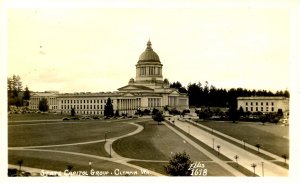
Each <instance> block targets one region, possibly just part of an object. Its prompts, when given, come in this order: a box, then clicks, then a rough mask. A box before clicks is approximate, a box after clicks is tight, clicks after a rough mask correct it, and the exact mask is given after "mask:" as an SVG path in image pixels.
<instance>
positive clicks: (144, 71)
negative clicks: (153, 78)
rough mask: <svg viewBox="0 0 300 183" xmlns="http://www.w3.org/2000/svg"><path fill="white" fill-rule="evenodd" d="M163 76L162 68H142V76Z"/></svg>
mask: <svg viewBox="0 0 300 183" xmlns="http://www.w3.org/2000/svg"><path fill="white" fill-rule="evenodd" d="M147 74H148V75H161V68H157V67H141V68H140V75H147Z"/></svg>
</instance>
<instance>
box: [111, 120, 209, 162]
mask: <svg viewBox="0 0 300 183" xmlns="http://www.w3.org/2000/svg"><path fill="white" fill-rule="evenodd" d="M139 124H141V125H143V126H144V130H143V131H142V132H140V133H138V134H136V135H133V136H130V137H125V138H122V139H119V140H117V141H115V142H114V143H113V149H114V150H115V151H116V152H117V153H118V154H120V155H121V156H124V157H128V158H135V159H144V160H169V158H170V157H171V155H172V154H173V153H176V152H183V151H186V153H187V154H189V155H190V157H191V159H192V160H195V161H210V160H211V159H210V158H208V157H207V156H206V155H204V154H203V153H202V152H200V151H198V150H197V149H196V148H194V147H193V146H191V145H190V144H188V143H187V142H186V141H184V140H183V139H182V138H181V137H180V136H178V135H177V134H176V133H174V132H172V131H171V130H170V129H169V128H168V127H166V126H165V125H162V124H160V125H157V123H156V122H154V121H153V120H149V121H148V122H141V123H139Z"/></svg>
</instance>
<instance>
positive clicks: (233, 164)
mask: <svg viewBox="0 0 300 183" xmlns="http://www.w3.org/2000/svg"><path fill="white" fill-rule="evenodd" d="M227 164H228V165H230V166H232V167H233V168H234V169H236V170H238V171H239V172H241V173H242V174H244V175H246V176H252V177H253V176H254V174H253V172H252V171H249V170H248V169H247V168H244V167H243V166H241V165H237V163H236V162H228V163H227ZM255 176H256V177H257V176H258V175H257V174H255Z"/></svg>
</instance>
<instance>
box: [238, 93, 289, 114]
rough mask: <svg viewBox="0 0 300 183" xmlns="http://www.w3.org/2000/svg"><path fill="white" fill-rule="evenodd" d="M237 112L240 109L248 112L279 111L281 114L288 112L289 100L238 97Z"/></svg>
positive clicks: (284, 98) (283, 98)
mask: <svg viewBox="0 0 300 183" xmlns="http://www.w3.org/2000/svg"><path fill="white" fill-rule="evenodd" d="M237 104H238V105H237V107H238V110H239V108H240V107H242V108H243V110H244V111H245V112H246V111H249V112H262V113H276V112H278V109H281V110H282V112H283V113H288V111H289V99H288V98H286V97H276V96H274V97H258V96H255V97H238V98H237Z"/></svg>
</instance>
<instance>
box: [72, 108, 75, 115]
mask: <svg viewBox="0 0 300 183" xmlns="http://www.w3.org/2000/svg"><path fill="white" fill-rule="evenodd" d="M71 116H75V108H72V109H71Z"/></svg>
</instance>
